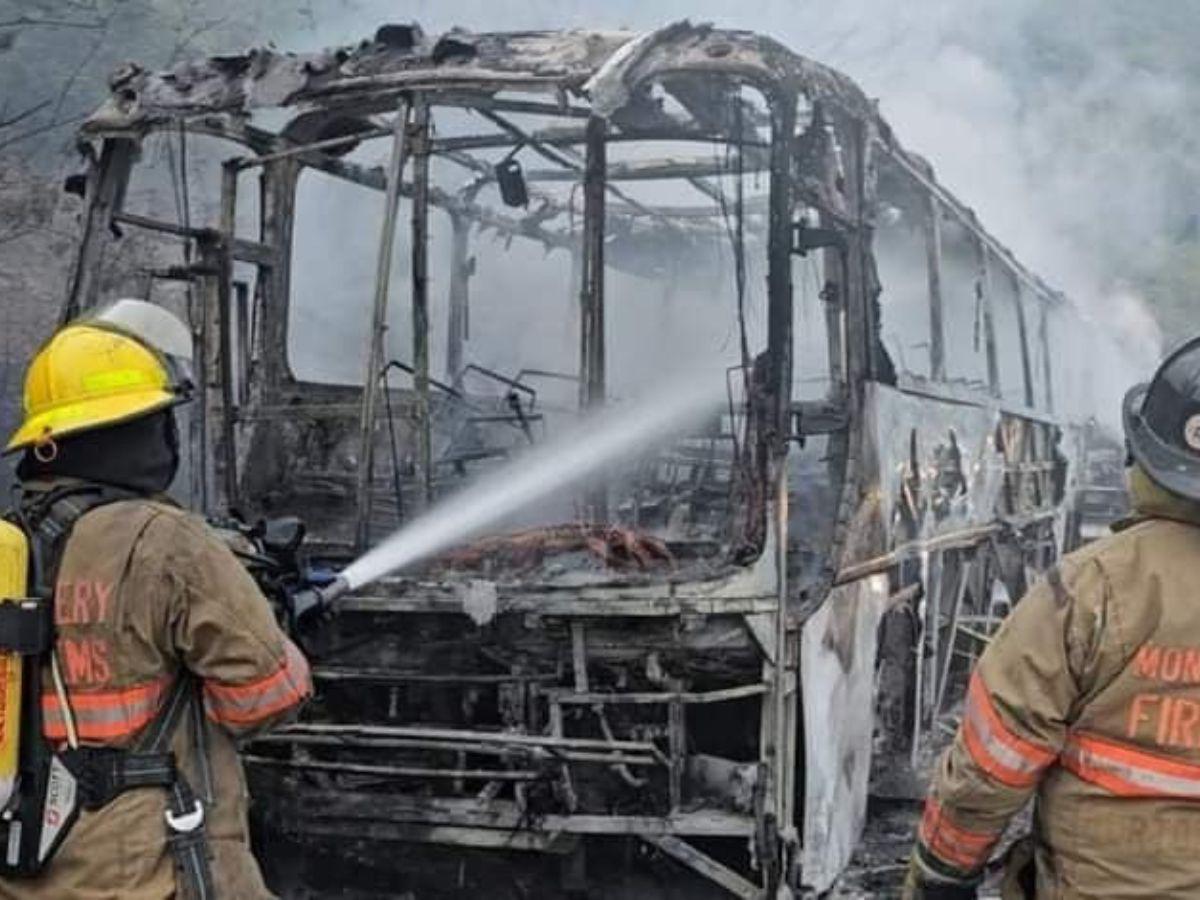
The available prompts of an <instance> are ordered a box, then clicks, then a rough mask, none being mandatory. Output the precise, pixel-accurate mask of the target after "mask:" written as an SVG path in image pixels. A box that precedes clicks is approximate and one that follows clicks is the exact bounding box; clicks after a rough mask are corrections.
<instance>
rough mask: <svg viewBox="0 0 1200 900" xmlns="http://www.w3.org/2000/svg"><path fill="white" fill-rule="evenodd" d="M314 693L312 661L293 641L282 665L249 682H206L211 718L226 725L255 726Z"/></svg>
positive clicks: (205, 694) (285, 653) (288, 647)
mask: <svg viewBox="0 0 1200 900" xmlns="http://www.w3.org/2000/svg"><path fill="white" fill-rule="evenodd" d="M311 693H312V681H311V678H310V676H309V671H308V662H307V661H306V660H305V659H304V655H303V654H302V653H301V652H300V651H299V650H297V649H296V646H295V645H294V644H293V643H292V642H291V641H287V642H285V646H284V654H283V660H282V661H281V662H280V664H279V668H278V669H276V670H275V671H274V672H272V673H271V674H270V675H267V676H266V677H264V678H260V679H258V680H257V681H251V682H247V683H245V684H223V683H222V682H219V681H206V682H204V696H205V700H206V701H207V703H206V705H207V707H208V715H209V718H211V719H213V720H214V721H217V722H221V723H222V724H225V725H254V724H257V723H258V722H261V721H263V720H264V719H269V718H270V717H271V716H273V715H275V714H276V713H280V712H283V711H284V710H285V709H289V708H291V707H293V706H295V705H296V704H297V703H299V702H300V701H301V700H303V699H304V698H305V697H307V696H308V695H309V694H311Z"/></svg>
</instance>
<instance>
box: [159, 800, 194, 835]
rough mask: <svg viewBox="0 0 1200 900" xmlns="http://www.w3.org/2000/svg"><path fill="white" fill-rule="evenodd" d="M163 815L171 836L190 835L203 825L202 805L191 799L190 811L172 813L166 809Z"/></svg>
mask: <svg viewBox="0 0 1200 900" xmlns="http://www.w3.org/2000/svg"><path fill="white" fill-rule="evenodd" d="M164 815H165V817H166V820H167V827H168V828H170V829H171V832H172V834H191V833H192V832H193V831H196V830H197V829H199V828H201V827H202V826H203V825H204V804H203V803H201V802H200V801H199V800H198V799H196V798H193V799H192V808H191V809H190V810H188V811H186V812H181V813H174V812H172V811H171V810H170V809H169V808H168V809H167V811H166V813H165V814H164Z"/></svg>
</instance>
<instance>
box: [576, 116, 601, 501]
mask: <svg viewBox="0 0 1200 900" xmlns="http://www.w3.org/2000/svg"><path fill="white" fill-rule="evenodd" d="M607 130H608V125H607V123H606V122H605V120H604V119H602V118H600V117H599V116H593V117H592V118H591V119H588V124H587V137H588V140H587V163H586V167H585V170H584V175H583V259H582V262H583V266H582V270H583V271H582V277H583V283H582V284H581V285H580V293H579V306H580V322H579V324H580V329H579V337H580V345H579V387H580V396H579V405H580V407H582V408H583V409H585V410H589V409H595V408H597V407H599V406H602V405H603V404H604V399H605V393H606V390H607V386H606V373H605V348H604V230H605V221H606V220H605V209H604V204H605V197H606V192H605V179H606V169H607V147H606V144H605V134H606V132H607ZM588 506H589V507H590V509H589V510H588V513H589V515H588V519H589V521H592V522H604V521H606V520H607V519H608V500H607V496H606V493H605V491H604V490H603V488H600V489H597V490H595V491H593V492H592V493H591V495H590V496H589V498H588Z"/></svg>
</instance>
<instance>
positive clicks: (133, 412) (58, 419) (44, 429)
mask: <svg viewBox="0 0 1200 900" xmlns="http://www.w3.org/2000/svg"><path fill="white" fill-rule="evenodd" d="M183 399H184V398H183V397H181V396H180V395H179V394H177V393H174V392H172V391H167V390H162V389H159V388H155V389H152V390H144V391H129V392H126V393H123V394H117V395H116V396H113V397H100V398H96V399H94V400H88V401H85V402H80V403H74V404H71V405H70V406H67V407H58V408H55V409H50V410H47V411H46V412H44V413H39V414H37V415H34V416H30V417H29V418H28V419H26V420H25V422H23V423H22V424H21V427H20V428H18V429H17V430H16V431H15V432H14V433H13V436H12V437H11V438H9V441H8V446H7V447H5V448H4V453H5V454H9V453H13V452H15V451H17V450H22V449H24V448H26V447H32V446H34V445H35V444H39V443H43V442H45V441H47V440H57V439H58V438H60V437H66V436H67V435H72V434H81V433H83V432H85V431H94V430H96V429H98V428H108V427H109V426H112V425H119V424H121V423H122V422H128V421H130V420H132V419H138V418H141V417H142V416H148V415H150V414H151V413H154V412H158V411H159V410H162V409H166V408H167V407H169V406H174V405H176V404H177V403H180V402H181V401H182V400H183Z"/></svg>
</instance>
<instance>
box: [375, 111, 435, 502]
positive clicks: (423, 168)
mask: <svg viewBox="0 0 1200 900" xmlns="http://www.w3.org/2000/svg"><path fill="white" fill-rule="evenodd" d="M409 145H410V147H411V152H412V158H413V205H412V332H413V389H414V392H415V395H416V396H415V400H416V404H415V406H414V408H413V418H414V419H415V420H416V421H415V424H416V430H417V485H418V486H419V494H418V497H419V499H418V504H417V505H418V509H423V508H425V507H427V506H429V505H430V504H431V503H432V502H433V442H432V435H431V434H430V420H429V103H428V101H427V100H426V99H425V98H424V97H422V96H421V95H419V94H418V95H417V96H416V97H415V98H414V99H413V120H412V130H411V134H410V135H409ZM384 389H385V390H386V389H387V386H386V384H385V385H384Z"/></svg>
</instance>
